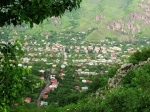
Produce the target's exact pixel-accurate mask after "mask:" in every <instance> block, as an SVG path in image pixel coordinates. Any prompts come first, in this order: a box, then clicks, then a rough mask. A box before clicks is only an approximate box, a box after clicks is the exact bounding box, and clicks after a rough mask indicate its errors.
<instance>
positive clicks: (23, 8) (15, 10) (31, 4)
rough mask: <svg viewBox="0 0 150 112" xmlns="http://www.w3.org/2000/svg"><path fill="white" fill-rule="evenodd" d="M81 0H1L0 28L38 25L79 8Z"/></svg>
mask: <svg viewBox="0 0 150 112" xmlns="http://www.w3.org/2000/svg"><path fill="white" fill-rule="evenodd" d="M81 1H82V0H2V1H0V27H2V26H4V25H5V24H8V25H9V24H11V23H13V24H14V25H17V24H21V23H23V22H25V23H30V25H31V27H32V26H33V23H36V24H39V23H41V22H42V21H43V20H44V19H46V18H48V17H53V16H55V17H58V16H62V15H63V14H64V13H65V11H72V10H73V9H77V8H79V7H80V3H81Z"/></svg>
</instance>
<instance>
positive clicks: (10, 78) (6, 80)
mask: <svg viewBox="0 0 150 112" xmlns="http://www.w3.org/2000/svg"><path fill="white" fill-rule="evenodd" d="M0 53H1V55H0V56H1V57H0V65H1V66H0V67H1V68H0V94H1V97H0V111H4V112H7V110H9V107H10V106H12V105H13V104H15V103H19V102H21V101H24V100H23V99H22V100H21V98H22V96H21V95H22V93H23V92H24V91H25V90H26V89H27V88H28V87H29V86H27V84H29V80H28V78H27V77H28V74H29V69H25V68H23V67H21V64H19V59H20V57H21V56H22V55H23V51H22V50H21V44H19V43H18V42H15V43H14V44H11V43H8V44H3V43H1V44H0ZM18 64H19V65H18ZM26 83H27V84H26ZM29 85H30V84H29Z"/></svg>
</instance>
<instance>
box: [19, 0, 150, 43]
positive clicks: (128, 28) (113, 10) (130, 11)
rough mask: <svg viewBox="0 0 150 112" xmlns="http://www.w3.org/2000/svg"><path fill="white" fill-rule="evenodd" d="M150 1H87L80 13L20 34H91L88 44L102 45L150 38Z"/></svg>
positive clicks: (77, 12) (24, 27) (22, 28)
mask: <svg viewBox="0 0 150 112" xmlns="http://www.w3.org/2000/svg"><path fill="white" fill-rule="evenodd" d="M149 12H150V0H132V1H131V0H113V1H110V0H92V1H91V0H84V1H83V2H82V3H81V7H80V9H77V10H74V11H72V12H66V13H65V14H64V15H63V16H62V17H61V18H55V17H53V18H51V19H48V20H45V21H44V22H43V23H42V24H40V25H38V26H37V25H34V26H35V27H34V28H33V29H30V28H29V27H27V26H25V25H22V26H23V27H22V26H21V27H18V28H17V30H18V31H19V32H21V33H23V34H26V35H37V34H39V33H44V34H46V35H49V34H50V33H49V31H56V32H73V33H77V32H85V33H86V32H87V31H88V30H90V29H94V30H93V31H92V32H91V33H88V34H87V35H86V37H85V40H86V41H97V42H99V41H100V40H102V39H103V38H105V37H110V38H118V37H119V38H122V39H125V38H128V37H144V36H149V29H150V27H149V25H150V14H149Z"/></svg>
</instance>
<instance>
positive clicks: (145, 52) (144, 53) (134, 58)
mask: <svg viewBox="0 0 150 112" xmlns="http://www.w3.org/2000/svg"><path fill="white" fill-rule="evenodd" d="M149 57H150V48H149V47H148V48H143V49H142V50H138V51H137V52H135V53H133V54H132V55H131V56H130V58H129V62H131V63H133V64H138V63H139V62H140V61H146V60H147V59H148V58H149Z"/></svg>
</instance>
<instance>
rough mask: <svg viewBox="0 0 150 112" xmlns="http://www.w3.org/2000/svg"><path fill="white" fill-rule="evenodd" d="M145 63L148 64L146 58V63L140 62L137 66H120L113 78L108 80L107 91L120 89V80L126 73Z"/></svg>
mask: <svg viewBox="0 0 150 112" xmlns="http://www.w3.org/2000/svg"><path fill="white" fill-rule="evenodd" d="M146 63H150V58H148V59H147V61H142V62H140V63H139V64H137V65H133V64H132V63H129V64H124V65H122V66H121V68H120V69H118V70H117V72H116V74H115V75H114V77H112V78H109V79H108V89H111V88H115V87H121V85H122V84H121V80H122V78H123V77H124V76H126V75H127V71H129V70H132V69H137V68H139V67H141V66H143V65H145V64H146Z"/></svg>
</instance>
